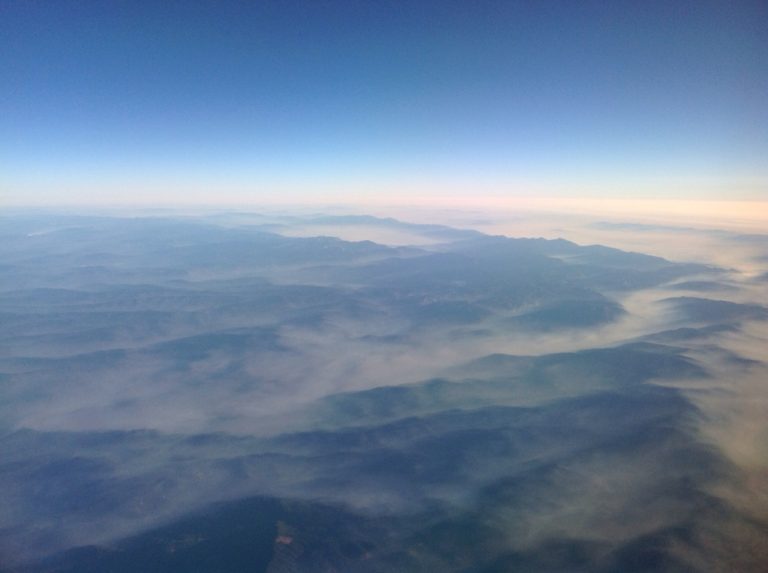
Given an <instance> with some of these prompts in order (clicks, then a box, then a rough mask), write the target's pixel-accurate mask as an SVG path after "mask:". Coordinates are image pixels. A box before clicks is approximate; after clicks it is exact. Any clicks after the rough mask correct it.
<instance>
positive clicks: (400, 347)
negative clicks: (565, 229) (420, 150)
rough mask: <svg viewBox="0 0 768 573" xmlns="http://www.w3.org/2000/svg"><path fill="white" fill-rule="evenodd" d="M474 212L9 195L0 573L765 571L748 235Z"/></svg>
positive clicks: (754, 276) (766, 455) (754, 253)
mask: <svg viewBox="0 0 768 573" xmlns="http://www.w3.org/2000/svg"><path fill="white" fill-rule="evenodd" d="M612 225H613V227H612ZM471 227H472V225H468V226H467V227H466V228H454V227H452V226H446V225H435V224H415V223H414V224H412V223H407V222H403V221H400V220H396V219H390V218H377V217H371V216H367V215H366V216H363V215H355V216H349V215H347V216H332V215H327V214H316V215H295V214H294V215H284V214H253V213H235V212H227V213H217V214H204V215H194V216H193V215H186V216H182V215H178V214H167V215H163V216H153V217H148V216H143V217H118V216H95V215H94V216H83V215H67V214H57V213H53V212H48V213H43V212H34V211H26V212H23V211H20V212H17V213H14V214H13V216H12V217H10V216H6V217H3V220H2V223H1V224H0V268H1V269H2V283H0V289H1V291H2V296H1V297H0V321H2V329H0V332H1V333H2V334H0V396H1V399H0V412H1V414H0V430H1V431H2V434H0V484H1V485H0V487H2V491H3V504H2V505H0V571H19V572H30V573H31V572H76V571H77V572H86V571H94V572H96V571H136V570H142V571H213V570H216V571H227V572H230V571H231V572H236V571H245V570H249V571H269V572H270V573H278V572H283V571H350V572H357V571H360V572H367V571H382V572H383V571H446V572H467V573H469V572H492V571H537V572H546V571H553V572H554V571H596V572H609V571H611V572H614V571H615V572H619V571H621V572H632V571H638V572H640V571H648V572H650V571H670V572H673V571H681V572H682V571H756V572H757V571H763V570H765V568H766V567H768V546H766V544H765V539H766V538H768V498H766V495H765V491H767V489H766V487H768V481H766V475H768V474H766V467H768V466H767V465H766V464H768V451H767V450H766V448H765V443H768V439H766V438H768V422H766V420H768V416H766V414H768V412H766V407H765V404H766V403H768V402H766V388H765V383H766V382H768V377H767V376H766V375H767V374H768V367H766V364H765V362H764V359H765V354H764V348H765V343H766V339H767V338H768V306H766V300H768V298H766V297H765V294H766V289H768V283H766V282H765V281H764V280H761V279H760V277H761V276H765V273H766V270H767V269H768V250H765V249H766V248H768V241H766V240H765V236H763V235H755V234H752V235H744V236H741V235H738V234H736V233H732V232H731V233H725V234H723V235H721V236H720V235H713V236H716V237H718V238H717V240H721V241H722V244H723V245H726V246H727V245H731V244H737V243H738V244H742V245H744V244H746V245H749V248H750V251H749V252H750V257H751V258H750V259H749V268H748V269H744V268H737V267H735V266H728V267H726V266H723V265H722V264H719V260H717V259H716V258H713V260H712V261H711V262H710V261H705V260H701V259H699V260H697V261H696V262H688V261H686V260H676V261H672V260H668V259H665V258H661V257H659V256H652V255H648V254H642V253H638V252H628V251H624V250H619V249H615V248H610V247H608V246H600V245H589V246H585V245H580V244H576V243H574V242H571V241H568V240H564V239H551V240H547V239H542V238H510V237H508V236H502V235H494V234H486V233H484V232H481V231H479V230H476V229H473V228H471ZM476 227H477V228H480V229H481V228H483V225H476ZM596 228H600V229H601V230H602V232H615V233H617V236H619V235H620V233H621V230H620V229H621V228H623V227H622V226H621V225H620V224H618V223H616V222H600V223H599V224H596ZM633 232H647V233H650V234H652V233H653V232H654V231H653V229H646V230H645V231H637V230H636V229H635V230H634V231H633ZM663 232H665V233H667V232H670V230H669V229H663ZM674 232H676V233H683V232H686V231H685V230H683V229H677V230H675V231H674ZM339 237H342V238H339ZM713 240H715V239H713ZM617 241H618V242H620V241H619V240H618V239H617ZM651 244H652V241H650V240H649V245H651ZM726 248H727V247H726ZM734 264H735V263H734Z"/></svg>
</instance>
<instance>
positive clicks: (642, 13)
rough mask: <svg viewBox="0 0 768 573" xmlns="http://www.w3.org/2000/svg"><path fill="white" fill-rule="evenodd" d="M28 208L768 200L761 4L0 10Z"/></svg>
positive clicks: (8, 167) (15, 190) (766, 49)
mask: <svg viewBox="0 0 768 573" xmlns="http://www.w3.org/2000/svg"><path fill="white" fill-rule="evenodd" d="M0 54H1V55H0V85H2V86H3V88H2V90H0V133H1V134H2V138H1V139H0V169H2V172H1V173H0V185H2V193H3V195H5V196H6V197H8V198H10V200H11V201H12V202H14V203H25V202H29V203H41V202H42V203H45V202H51V203H55V202H62V201H81V202H89V201H98V202H105V201H106V202H108V201H110V200H115V201H120V202H122V201H125V200H126V199H128V200H130V197H131V196H133V195H134V194H135V196H136V197H139V198H144V199H148V198H149V199H151V198H164V199H168V200H175V199H178V200H183V199H184V198H185V197H188V196H189V194H190V193H191V191H190V190H194V193H193V194H195V193H196V195H195V196H196V197H198V198H199V197H200V196H201V195H205V194H210V196H211V197H214V196H215V195H216V194H217V193H220V194H221V196H222V197H235V198H241V199H246V200H254V201H258V200H261V199H265V198H274V196H275V195H276V194H289V195H290V196H291V197H293V198H296V199H301V198H303V197H306V198H314V199H317V198H318V197H322V196H323V195H324V194H329V196H330V195H332V194H333V193H334V190H338V189H343V190H346V191H347V192H355V190H356V189H359V190H360V193H369V194H371V195H376V196H379V198H380V197H381V196H383V197H386V196H387V195H389V194H391V195H392V196H397V195H398V194H399V193H403V192H406V193H410V192H414V193H423V194H430V193H432V194H435V196H437V195H439V194H440V193H451V194H461V193H466V194H470V195H471V194H472V193H489V194H495V195H500V196H503V195H505V194H510V195H514V194H546V195H550V196H558V195H568V196H573V195H579V194H586V195H598V196H599V195H607V196H611V197H623V196H628V197H640V196H649V197H664V196H670V197H674V198H679V197H681V196H683V197H691V198H695V197H698V196H702V197H707V198H718V197H722V198H729V199H730V198H742V197H743V198H760V199H767V198H768V186H767V184H768V160H766V158H768V3H765V2H760V1H757V2H722V1H718V2H707V1H705V0H696V1H690V2H689V1H671V0H666V1H664V2H655V1H652V0H651V1H643V2H637V1H621V0H615V1H604V2H590V1H584V2H575V1H562V2H558V1H541V0H539V1H532V2H512V1H510V2H482V1H480V2H458V1H457V2H386V1H378V2H372V1H365V2H364V1H359V2H325V1H321V0H312V1H306V2H291V1H271V2H213V1H211V2H198V1H194V0H187V1H178V2H157V1H151V2H142V1H138V0H135V1H130V2H129V1H117V0H115V1H109V2H104V1H99V2H96V1H94V2H69V1H65V0H59V1H49V2H41V1H37V0H11V1H9V2H5V3H3V4H2V6H1V7H0Z"/></svg>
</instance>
